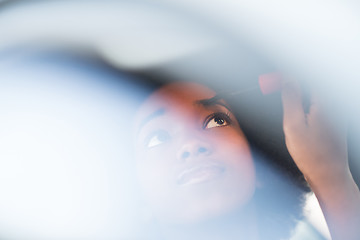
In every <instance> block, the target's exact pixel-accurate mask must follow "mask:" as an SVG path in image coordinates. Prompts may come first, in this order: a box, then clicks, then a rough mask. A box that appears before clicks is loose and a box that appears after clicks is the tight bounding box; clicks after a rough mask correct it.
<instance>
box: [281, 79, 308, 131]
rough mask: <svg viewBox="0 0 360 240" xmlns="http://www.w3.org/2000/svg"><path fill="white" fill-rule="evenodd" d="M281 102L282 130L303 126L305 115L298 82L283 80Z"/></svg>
mask: <svg viewBox="0 0 360 240" xmlns="http://www.w3.org/2000/svg"><path fill="white" fill-rule="evenodd" d="M282 103H283V111H284V118H283V125H284V131H286V130H288V129H298V128H302V127H304V126H305V124H306V117H305V113H304V107H303V104H302V96H301V88H300V85H299V83H298V82H296V81H286V82H284V81H283V85H282Z"/></svg>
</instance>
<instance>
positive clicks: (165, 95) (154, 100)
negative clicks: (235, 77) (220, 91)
mask: <svg viewBox="0 0 360 240" xmlns="http://www.w3.org/2000/svg"><path fill="white" fill-rule="evenodd" d="M215 95H216V93H215V91H213V90H212V89H210V88H208V87H206V86H204V85H201V84H197V83H171V84H168V85H165V86H163V87H161V88H160V89H158V90H157V91H155V92H154V93H153V94H151V95H150V97H149V98H148V99H147V100H146V101H145V102H144V103H143V105H142V106H141V107H140V109H139V111H138V114H137V117H136V119H137V120H140V119H142V118H144V117H145V116H148V115H150V114H152V113H153V112H156V111H158V110H160V109H164V110H167V111H183V110H184V108H185V109H188V110H190V109H191V108H195V107H198V104H196V102H197V101H198V100H202V99H209V98H212V97H214V96H215Z"/></svg>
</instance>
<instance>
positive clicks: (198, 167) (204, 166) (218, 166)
mask: <svg viewBox="0 0 360 240" xmlns="http://www.w3.org/2000/svg"><path fill="white" fill-rule="evenodd" d="M207 168H208V169H211V168H216V169H218V170H220V171H224V170H225V166H224V165H223V164H220V163H218V162H207V163H201V164H196V165H192V166H189V167H187V168H185V169H184V170H183V171H182V172H181V173H180V174H179V175H178V177H177V183H178V184H180V185H181V184H184V183H185V182H186V178H187V177H188V176H191V174H193V173H196V172H197V171H200V170H203V169H207Z"/></svg>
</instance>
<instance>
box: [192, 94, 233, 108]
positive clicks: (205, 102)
mask: <svg viewBox="0 0 360 240" xmlns="http://www.w3.org/2000/svg"><path fill="white" fill-rule="evenodd" d="M221 99H223V98H222V97H221V95H215V96H214V97H212V98H207V99H201V100H197V101H196V102H195V104H199V105H202V106H204V107H205V108H209V107H212V106H215V105H220V106H223V107H225V108H226V109H227V110H229V111H230V112H232V110H231V109H230V107H229V106H227V105H226V104H224V103H222V102H219V101H220V100H221Z"/></svg>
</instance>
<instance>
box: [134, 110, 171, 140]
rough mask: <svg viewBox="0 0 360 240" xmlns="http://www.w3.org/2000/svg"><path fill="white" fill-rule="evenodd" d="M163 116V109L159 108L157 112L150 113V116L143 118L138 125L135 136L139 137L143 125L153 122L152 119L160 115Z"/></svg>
mask: <svg viewBox="0 0 360 240" xmlns="http://www.w3.org/2000/svg"><path fill="white" fill-rule="evenodd" d="M164 114H165V108H160V109H158V110H156V111H155V112H153V113H151V114H150V115H148V116H147V117H146V118H144V119H143V120H142V121H141V122H140V124H139V128H138V131H137V134H136V135H139V133H140V131H141V129H142V128H143V127H144V125H146V124H147V123H148V122H150V121H151V120H153V119H154V118H157V117H160V116H162V115H164Z"/></svg>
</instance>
